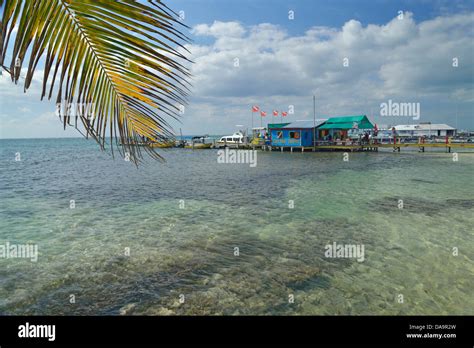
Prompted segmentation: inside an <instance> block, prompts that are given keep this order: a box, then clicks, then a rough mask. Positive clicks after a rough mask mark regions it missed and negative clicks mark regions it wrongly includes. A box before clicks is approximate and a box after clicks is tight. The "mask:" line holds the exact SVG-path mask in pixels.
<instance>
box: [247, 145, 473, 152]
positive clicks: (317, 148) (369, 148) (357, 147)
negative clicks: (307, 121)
mask: <svg viewBox="0 0 474 348" xmlns="http://www.w3.org/2000/svg"><path fill="white" fill-rule="evenodd" d="M252 147H253V149H256V148H261V149H262V150H263V151H290V152H306V151H350V152H357V151H369V152H377V151H378V150H379V149H380V148H382V149H392V150H393V151H394V152H400V150H401V148H418V150H419V152H425V149H427V148H428V149H429V148H435V149H443V150H445V152H451V149H454V150H457V149H474V143H448V144H445V143H428V144H427V143H396V144H362V145H360V144H351V145H345V144H324V145H316V146H270V145H261V146H258V147H256V146H252Z"/></svg>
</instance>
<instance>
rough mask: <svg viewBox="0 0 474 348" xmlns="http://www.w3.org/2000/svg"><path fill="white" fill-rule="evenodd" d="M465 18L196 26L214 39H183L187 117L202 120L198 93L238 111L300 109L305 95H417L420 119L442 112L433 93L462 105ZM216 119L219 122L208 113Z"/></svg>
mask: <svg viewBox="0 0 474 348" xmlns="http://www.w3.org/2000/svg"><path fill="white" fill-rule="evenodd" d="M472 23H473V14H472V13H461V14H456V15H448V16H444V17H437V18H434V19H431V20H427V21H424V22H420V23H416V22H415V20H414V16H413V14H412V13H409V12H406V13H405V14H404V18H403V19H398V18H397V17H395V18H394V19H392V20H391V21H389V22H388V23H386V24H383V25H374V24H369V25H367V26H364V25H362V24H361V23H360V22H359V21H357V20H354V19H351V20H348V21H347V22H346V23H345V24H344V25H343V26H342V27H340V28H331V27H321V26H315V27H313V28H309V29H308V30H307V31H306V32H305V33H304V34H303V35H300V36H289V35H288V33H287V32H286V30H285V29H284V28H281V27H279V26H276V25H272V24H269V23H262V24H259V25H255V26H249V27H243V26H242V24H239V23H237V22H214V23H213V24H211V25H207V24H200V25H197V26H196V27H195V28H194V30H193V33H194V34H195V35H196V36H197V37H199V36H212V37H213V38H214V39H215V40H214V41H213V42H212V43H209V44H195V45H189V46H188V48H189V50H190V51H191V52H192V53H193V56H192V59H193V60H194V62H195V64H194V65H192V66H191V72H192V74H193V76H194V81H193V85H194V90H193V92H194V97H193V98H192V99H191V103H192V104H194V103H196V104H197V105H194V106H192V107H191V109H196V110H197V111H196V112H194V113H192V117H193V118H199V117H203V120H204V119H206V121H207V117H208V116H207V115H206V116H204V115H203V114H202V113H199V111H198V110H199V105H200V103H203V102H205V103H206V105H207V106H209V105H212V104H213V103H214V105H216V109H223V110H229V112H228V113H229V114H232V113H233V112H231V110H233V108H238V106H239V105H240V110H241V111H240V114H241V115H242V113H243V112H245V111H246V110H247V109H248V107H249V105H251V103H254V102H258V103H261V104H264V105H268V107H271V108H273V107H280V108H284V107H286V106H287V105H289V104H298V103H300V104H301V107H300V110H301V115H305V114H306V115H309V114H311V112H308V111H311V106H310V98H311V97H310V96H311V95H313V94H316V95H317V98H318V102H319V105H318V108H319V112H322V113H328V114H332V115H334V114H344V113H357V114H359V113H369V112H370V109H373V110H372V112H374V113H377V112H378V109H377V108H378V107H379V105H380V103H381V102H382V101H385V100H388V99H397V100H401V101H419V102H422V108H423V110H425V111H427V112H431V111H432V113H430V114H429V115H427V114H425V116H426V117H430V120H431V119H433V120H436V119H437V118H438V119H441V118H443V117H447V116H448V115H446V114H442V113H443V112H447V110H449V108H450V107H449V106H447V105H445V109H440V108H438V105H437V103H438V101H439V100H443V101H445V102H452V103H458V104H459V103H460V104H465V105H464V106H465V107H467V108H468V109H467V111H469V109H470V110H472V105H469V104H466V103H469V102H472V96H473V95H474V90H473V82H474V67H473V58H474V57H473V52H474V44H473V42H474V41H473V37H474V33H473V30H474V29H473V26H472ZM455 58H456V59H457V60H458V62H459V65H458V66H457V67H454V66H453V61H454V60H453V59H455ZM345 59H347V60H346V61H347V63H348V66H347V67H345V66H344V65H343V63H344V61H345ZM423 104H424V105H423ZM423 106H424V107H423ZM268 107H267V108H268ZM467 111H466V112H467ZM188 114H189V113H188ZM450 114H452V112H450ZM199 115H202V116H199ZM241 117H242V116H241ZM425 120H426V119H425ZM444 121H445V122H447V121H448V120H446V119H445V120H444ZM216 123H221V124H222V122H220V120H219V119H218V118H217V117H215V118H214V125H215V124H216ZM214 125H210V124H208V126H209V127H212V126H214Z"/></svg>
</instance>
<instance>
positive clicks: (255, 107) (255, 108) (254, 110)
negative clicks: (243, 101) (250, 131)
mask: <svg viewBox="0 0 474 348" xmlns="http://www.w3.org/2000/svg"><path fill="white" fill-rule="evenodd" d="M258 110H260V108H259V107H258V106H257V105H254V106H252V112H258Z"/></svg>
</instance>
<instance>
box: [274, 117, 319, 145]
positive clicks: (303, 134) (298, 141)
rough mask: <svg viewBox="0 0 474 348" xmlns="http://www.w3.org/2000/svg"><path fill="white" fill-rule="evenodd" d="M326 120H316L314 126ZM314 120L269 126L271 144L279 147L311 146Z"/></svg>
mask: <svg viewBox="0 0 474 348" xmlns="http://www.w3.org/2000/svg"><path fill="white" fill-rule="evenodd" d="M325 121H326V120H316V128H317V127H318V126H319V125H321V124H323V123H324V122H325ZM314 128H315V127H314V122H313V121H311V120H308V121H295V122H291V123H290V124H288V125H286V126H283V127H280V128H269V132H270V135H271V145H272V146H281V147H292V146H293V147H303V146H308V147H309V146H313V134H314V133H316V137H317V136H318V134H317V133H318V132H317V131H316V132H315V131H314Z"/></svg>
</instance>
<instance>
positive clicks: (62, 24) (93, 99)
mask: <svg viewBox="0 0 474 348" xmlns="http://www.w3.org/2000/svg"><path fill="white" fill-rule="evenodd" d="M0 4H1V5H2V8H3V18H2V22H1V23H0V30H1V38H0V64H1V66H2V67H4V68H5V69H6V70H7V71H8V72H10V75H11V78H12V81H13V82H15V83H18V81H19V78H20V72H21V68H22V67H23V66H27V67H28V69H27V72H26V77H25V79H24V89H25V92H26V90H27V89H28V87H29V86H30V84H31V81H32V78H33V75H34V73H35V69H36V68H37V66H38V63H39V62H40V60H42V61H43V62H44V76H43V90H42V94H41V99H43V98H44V97H45V96H47V98H48V99H51V98H52V97H53V94H54V93H55V94H56V103H57V104H59V103H72V105H84V104H86V105H88V108H86V111H87V112H85V113H84V112H83V113H82V114H80V115H79V118H78V119H79V120H80V121H81V123H82V125H83V126H84V129H85V131H86V134H85V136H86V137H89V136H90V137H92V138H94V139H95V140H96V141H97V142H98V143H99V145H100V147H101V149H105V148H106V146H107V145H106V139H108V138H110V140H111V141H110V147H111V148H112V154H113V147H114V146H113V145H114V143H115V145H118V144H117V143H118V142H120V144H121V145H122V146H121V147H120V146H119V147H118V148H119V151H120V153H121V155H122V156H127V157H128V156H129V158H130V160H132V161H133V162H135V163H138V162H139V161H140V160H141V159H142V158H143V156H142V154H141V149H145V150H146V152H148V153H149V154H150V155H152V156H153V157H155V158H161V156H160V155H159V154H158V153H157V152H156V147H151V146H145V147H139V146H137V145H138V144H139V143H143V140H145V141H146V142H149V141H150V142H155V143H166V142H168V141H169V140H170V139H173V138H174V136H173V132H172V129H171V126H170V124H169V123H168V122H167V121H166V119H169V118H173V119H177V118H178V113H179V107H178V105H180V104H185V103H186V97H187V95H188V92H189V87H190V85H189V82H188V78H189V76H190V75H189V71H188V69H187V68H186V67H185V65H184V64H186V62H188V59H187V58H186V57H185V56H184V55H183V54H182V53H180V52H185V51H186V52H187V50H186V49H185V48H184V46H183V45H184V43H186V42H188V38H187V37H186V36H185V35H183V34H182V33H181V32H180V31H179V28H182V27H183V25H182V24H181V23H180V22H179V21H178V20H177V19H176V18H177V16H176V14H175V13H174V12H173V11H171V10H170V9H169V8H168V7H167V6H166V5H165V4H163V3H162V2H161V1H159V0H157V1H152V0H149V1H148V3H146V4H144V3H141V2H137V1H134V0H114V1H111V0H41V1H38V0H6V1H3V0H0ZM15 26H17V28H18V29H17V32H16V36H15V40H14V43H13V44H12V45H10V46H9V41H10V38H11V37H12V31H13V28H14V27H15ZM9 54H11V59H10V60H9V62H6V61H5V60H6V57H7V56H9ZM18 63H19V64H18ZM59 111H60V115H59V116H60V119H61V120H62V121H63V125H64V127H66V126H68V125H73V120H72V119H71V114H69V113H67V112H66V113H64V112H63V111H61V110H59ZM76 121H77V119H76Z"/></svg>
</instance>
